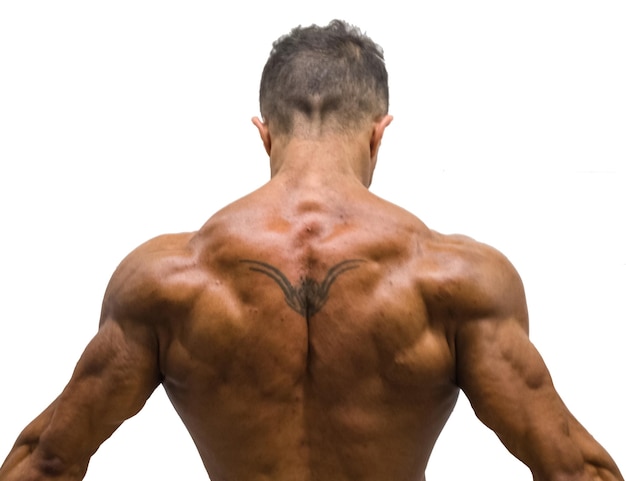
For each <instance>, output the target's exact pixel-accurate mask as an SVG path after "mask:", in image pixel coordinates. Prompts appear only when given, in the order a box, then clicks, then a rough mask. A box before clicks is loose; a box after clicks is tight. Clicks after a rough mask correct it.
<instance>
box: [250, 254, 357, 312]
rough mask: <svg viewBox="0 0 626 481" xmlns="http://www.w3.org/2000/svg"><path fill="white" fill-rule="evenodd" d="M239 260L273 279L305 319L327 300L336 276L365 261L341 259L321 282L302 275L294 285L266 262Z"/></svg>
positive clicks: (295, 309)
mask: <svg viewBox="0 0 626 481" xmlns="http://www.w3.org/2000/svg"><path fill="white" fill-rule="evenodd" d="M240 262H243V263H245V264H250V270H251V271H254V272H261V273H262V274H265V275H266V276H268V277H270V278H271V279H273V280H274V281H275V282H276V283H277V284H278V285H279V286H280V288H281V289H282V291H283V293H284V294H285V301H286V302H287V305H288V306H289V307H291V308H292V309H293V310H294V311H296V312H297V313H298V314H300V315H301V316H302V317H304V318H305V319H309V318H311V317H312V316H313V315H315V314H316V313H317V312H319V310H320V309H321V308H322V307H323V306H324V304H325V303H326V301H327V300H328V292H329V290H330V286H332V285H333V283H334V282H335V281H336V280H337V277H339V275H340V274H343V273H344V272H346V271H349V270H351V269H356V268H357V267H359V264H360V263H361V262H365V261H364V260H363V259H349V260H346V261H342V262H340V263H339V264H335V265H334V266H333V267H331V268H330V269H329V270H328V273H327V274H326V277H325V278H324V280H323V281H322V282H321V283H319V282H317V281H316V280H315V279H312V278H310V277H303V278H300V283H299V284H298V285H297V286H295V287H294V286H293V285H291V283H290V282H289V279H287V277H286V276H285V274H283V273H282V272H280V271H279V270H278V269H277V268H276V267H274V266H272V265H270V264H267V263H266V262H260V261H253V260H249V259H243V260H241V261H240Z"/></svg>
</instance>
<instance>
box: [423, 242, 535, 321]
mask: <svg viewBox="0 0 626 481" xmlns="http://www.w3.org/2000/svg"><path fill="white" fill-rule="evenodd" d="M424 259H425V263H426V265H427V266H428V268H427V269H426V276H425V279H426V282H425V286H426V287H425V290H426V294H427V298H429V299H431V302H433V303H435V304H438V305H440V306H445V310H447V311H450V310H451V309H456V310H457V311H458V313H459V317H460V318H466V319H471V318H481V317H485V316H491V317H493V316H506V315H507V312H509V311H514V313H515V314H517V315H520V316H522V317H524V316H525V306H526V301H525V295H524V288H523V284H522V280H521V278H520V276H519V274H518V272H517V270H516V269H515V267H514V266H513V264H512V263H511V262H510V260H509V259H508V258H507V257H506V256H505V255H504V254H503V253H502V252H501V251H499V250H498V249H496V248H494V247H493V246H491V245H488V244H485V243H482V242H479V241H477V240H475V239H473V238H471V237H468V236H464V235H456V234H455V235H443V234H439V233H437V232H432V235H431V236H429V239H428V241H427V242H425V243H424ZM442 308H443V307H442Z"/></svg>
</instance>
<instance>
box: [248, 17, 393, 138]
mask: <svg viewBox="0 0 626 481" xmlns="http://www.w3.org/2000/svg"><path fill="white" fill-rule="evenodd" d="M259 101H260V106H261V115H262V116H263V119H264V120H265V122H267V123H268V125H270V126H271V127H272V128H273V129H275V130H276V131H277V132H279V133H284V134H290V133H291V132H292V131H293V126H294V125H293V124H294V115H295V114H296V113H300V114H303V115H304V116H305V117H307V118H309V119H311V118H313V116H316V115H319V116H320V118H321V119H322V121H323V122H326V120H327V119H329V118H332V119H334V120H335V124H334V126H335V127H336V128H339V129H342V130H347V129H350V128H351V127H358V126H359V125H360V124H361V122H362V121H364V120H367V119H368V118H377V117H380V116H383V115H385V114H386V113H387V111H388V107H389V87H388V83H387V69H386V67H385V60H384V55H383V50H382V48H381V47H380V46H379V45H377V44H376V43H374V42H373V41H372V40H371V39H370V38H369V37H368V36H367V35H365V34H363V33H362V32H361V31H360V30H359V29H358V28H357V27H355V26H352V25H349V24H347V23H346V22H343V21H341V20H333V21H332V22H330V23H329V24H328V26H326V27H319V26H317V25H312V26H310V27H305V28H303V27H296V28H294V29H293V30H292V31H291V32H290V33H289V34H287V35H284V36H282V37H280V38H279V39H278V40H276V41H275V42H274V44H273V48H272V51H271V53H270V56H269V58H268V60H267V63H266V64H265V68H264V69H263V74H262V76H261V88H260V92H259Z"/></svg>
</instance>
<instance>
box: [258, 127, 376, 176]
mask: <svg viewBox="0 0 626 481" xmlns="http://www.w3.org/2000/svg"><path fill="white" fill-rule="evenodd" d="M270 166H271V174H272V179H274V180H278V179H282V180H283V181H287V182H289V183H297V184H300V185H301V184H313V185H315V184H319V185H320V186H323V185H327V186H330V185H336V184H337V183H348V184H350V183H353V182H359V183H361V184H362V185H364V186H366V187H368V186H369V184H370V182H371V175H372V170H373V164H372V159H371V157H370V149H369V145H368V144H367V142H366V141H364V140H363V139H361V138H359V136H358V135H357V136H355V137H353V138H347V137H345V136H325V137H323V138H316V139H308V138H297V137H292V138H289V139H287V138H280V139H277V141H276V142H275V143H273V144H272V150H271V154H270Z"/></svg>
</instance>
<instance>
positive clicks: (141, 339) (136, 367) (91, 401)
mask: <svg viewBox="0 0 626 481" xmlns="http://www.w3.org/2000/svg"><path fill="white" fill-rule="evenodd" d="M141 263H142V259H141V253H140V252H135V253H133V254H131V255H130V256H129V257H128V258H127V259H126V260H125V261H124V262H122V264H121V265H120V267H119V268H118V270H117V271H116V273H115V274H114V275H113V277H112V279H111V282H110V283H109V288H108V289H107V293H106V294H105V298H104V302H103V309H102V316H101V321H100V327H99V330H98V333H97V334H96V335H95V336H94V338H93V339H92V340H91V342H90V343H89V344H88V345H87V347H86V349H85V350H84V352H83V354H82V356H81V358H80V359H79V361H78V363H77V365H76V368H75V370H74V373H73V374H72V377H71V379H70V381H69V383H68V384H67V386H66V387H65V389H64V390H63V392H62V393H61V395H60V396H59V397H58V398H57V399H56V400H55V401H54V402H53V403H52V404H51V405H50V406H49V407H48V408H47V409H46V410H45V411H44V412H43V413H42V414H41V415H40V416H39V417H38V418H36V419H35V420H34V421H33V422H32V423H31V424H30V425H29V426H28V427H27V428H26V429H25V430H24V431H23V432H22V434H21V435H20V437H19V438H18V440H17V442H16V444H15V446H14V448H13V450H12V452H11V453H10V454H9V457H8V458H7V460H6V461H5V463H4V465H3V467H2V468H1V469H0V479H1V480H2V481H5V480H7V481H9V480H13V479H16V480H22V479H31V478H32V479H47V478H46V476H48V477H50V478H54V479H57V476H59V478H58V479H82V477H83V476H84V473H85V471H86V469H87V465H88V462H89V459H90V457H91V456H92V455H93V453H94V452H95V451H96V450H97V449H98V447H99V446H100V444H101V443H102V442H103V441H104V440H106V439H107V438H108V437H109V436H110V435H111V434H112V433H113V432H114V431H115V430H116V429H117V428H118V427H119V425H120V424H121V423H122V422H123V421H125V420H126V419H128V418H129V417H131V416H133V415H134V414H136V413H137V412H138V411H139V410H140V409H141V408H142V406H143V405H144V403H145V402H146V400H147V399H148V397H149V396H150V395H151V394H152V392H153V391H154V389H155V388H156V387H157V386H158V384H159V382H160V372H159V365H158V342H157V337H156V330H155V329H154V326H153V325H152V322H151V319H150V318H149V317H150V309H149V306H148V305H147V304H145V303H146V300H147V299H148V298H149V295H148V293H147V292H145V291H146V290H148V291H151V292H154V290H155V289H154V286H151V285H150V283H151V280H150V279H149V278H146V276H145V275H144V274H143V269H142V268H141ZM136 296H137V297H138V299H137V300H138V301H139V304H138V303H137V302H136V299H135V297H136ZM141 303H144V305H141ZM42 475H43V476H44V477H43V478H40V476H42Z"/></svg>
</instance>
